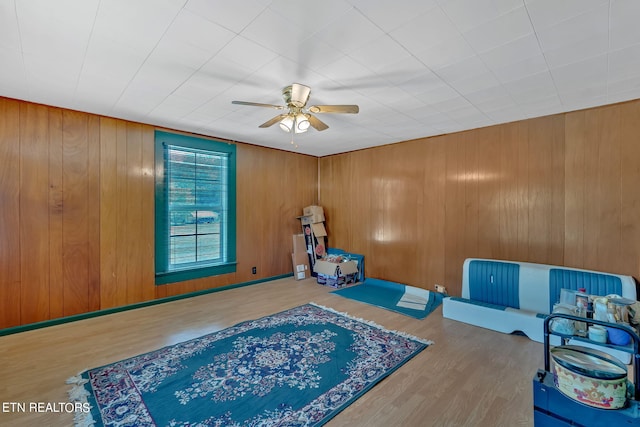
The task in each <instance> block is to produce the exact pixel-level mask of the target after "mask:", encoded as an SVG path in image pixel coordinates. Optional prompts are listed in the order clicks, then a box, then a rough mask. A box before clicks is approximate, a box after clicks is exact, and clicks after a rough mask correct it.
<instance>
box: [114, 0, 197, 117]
mask: <svg viewBox="0 0 640 427" xmlns="http://www.w3.org/2000/svg"><path fill="white" fill-rule="evenodd" d="M188 1H189V0H183V4H182V7H181V8H180V9H179V10H178V12H177V13H176V14H175V15H174V16H173V19H172V20H171V22H170V23H169V25H167V27H166V28H165V29H164V31H163V32H162V35H161V36H160V37H159V38H158V41H157V42H156V44H155V45H154V46H153V49H151V50H150V51H149V53H148V54H147V56H146V57H145V58H144V61H142V63H141V64H140V66H139V67H138V69H137V70H136V72H135V73H134V74H133V76H132V77H131V79H130V80H129V82H128V83H127V84H126V86H125V87H124V89H122V91H121V92H120V95H118V98H117V99H116V101H115V102H114V104H113V105H114V107H115V106H117V105H118V103H119V102H120V100H121V99H122V97H123V96H124V94H125V93H126V92H127V90H128V89H129V86H131V83H132V82H133V81H134V80H135V79H136V77H137V76H138V74H139V73H140V70H141V69H142V67H144V65H145V64H146V63H147V61H148V60H149V58H150V57H151V55H152V54H153V52H155V50H156V49H157V48H158V45H159V44H160V42H161V41H162V39H164V37H165V36H166V34H167V31H169V29H170V28H171V26H172V25H173V24H174V22H175V21H176V19H177V18H178V15H180V11H182V10H183V9H184V7H185V5H186V4H187V3H188ZM165 99H166V98H165ZM154 109H155V108H154ZM151 111H153V110H151ZM144 116H145V117H148V116H149V112H147V113H145V114H144Z"/></svg>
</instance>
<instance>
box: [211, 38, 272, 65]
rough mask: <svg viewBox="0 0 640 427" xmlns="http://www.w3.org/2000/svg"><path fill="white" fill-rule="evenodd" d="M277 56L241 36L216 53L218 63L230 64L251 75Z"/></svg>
mask: <svg viewBox="0 0 640 427" xmlns="http://www.w3.org/2000/svg"><path fill="white" fill-rule="evenodd" d="M277 56H278V55H277V54H276V53H274V52H273V51H271V50H269V49H265V48H264V47H263V46H260V45H259V44H257V43H255V42H253V41H251V40H248V39H246V38H244V37H242V36H236V37H234V38H233V39H232V40H231V41H229V42H228V43H226V45H225V46H224V47H223V48H222V49H221V50H220V51H219V52H218V54H217V60H218V61H221V62H223V61H228V62H232V63H233V64H234V65H238V66H239V67H240V69H242V70H246V71H247V72H248V73H253V72H254V71H256V70H259V69H260V68H262V67H264V66H265V65H266V64H268V63H269V62H271V61H273V60H274V59H275V58H276V57H277Z"/></svg>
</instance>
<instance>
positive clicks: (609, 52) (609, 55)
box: [604, 0, 612, 99]
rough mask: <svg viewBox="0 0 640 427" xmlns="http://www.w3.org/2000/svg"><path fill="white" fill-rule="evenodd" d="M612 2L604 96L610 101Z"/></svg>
mask: <svg viewBox="0 0 640 427" xmlns="http://www.w3.org/2000/svg"><path fill="white" fill-rule="evenodd" d="M611 7H612V5H611V0H609V8H608V9H607V13H608V14H609V16H607V84H606V86H605V89H604V90H605V92H604V96H605V99H609V80H610V75H611V71H610V70H611Z"/></svg>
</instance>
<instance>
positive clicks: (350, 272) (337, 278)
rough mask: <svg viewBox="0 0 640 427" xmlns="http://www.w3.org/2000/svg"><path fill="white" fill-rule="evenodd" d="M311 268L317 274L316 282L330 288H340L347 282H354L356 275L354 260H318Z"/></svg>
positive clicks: (356, 268) (356, 266)
mask: <svg viewBox="0 0 640 427" xmlns="http://www.w3.org/2000/svg"><path fill="white" fill-rule="evenodd" d="M313 269H314V271H315V273H316V274H317V276H318V283H319V284H321V285H326V286H331V287H332V288H341V287H343V286H345V285H348V284H349V283H355V282H356V279H357V276H358V264H357V263H356V262H355V261H345V262H332V261H325V260H318V261H316V264H315V266H314V267H313Z"/></svg>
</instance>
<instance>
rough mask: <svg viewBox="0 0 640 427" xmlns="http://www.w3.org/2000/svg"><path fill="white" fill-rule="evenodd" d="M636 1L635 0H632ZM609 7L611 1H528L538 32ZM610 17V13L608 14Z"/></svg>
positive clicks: (530, 14)
mask: <svg viewBox="0 0 640 427" xmlns="http://www.w3.org/2000/svg"><path fill="white" fill-rule="evenodd" d="M631 1H634V0H631ZM608 5H609V0H560V1H558V0H527V1H526V7H527V10H528V12H529V16H530V17H531V22H532V23H533V25H534V26H535V27H536V29H538V30H542V29H545V28H547V27H551V26H553V25H556V24H558V23H560V22H562V21H565V20H567V19H570V18H574V17H576V16H578V15H581V14H583V13H584V12H587V11H590V10H592V9H594V8H598V7H600V8H601V7H603V6H607V7H608ZM607 15H608V13H607Z"/></svg>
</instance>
